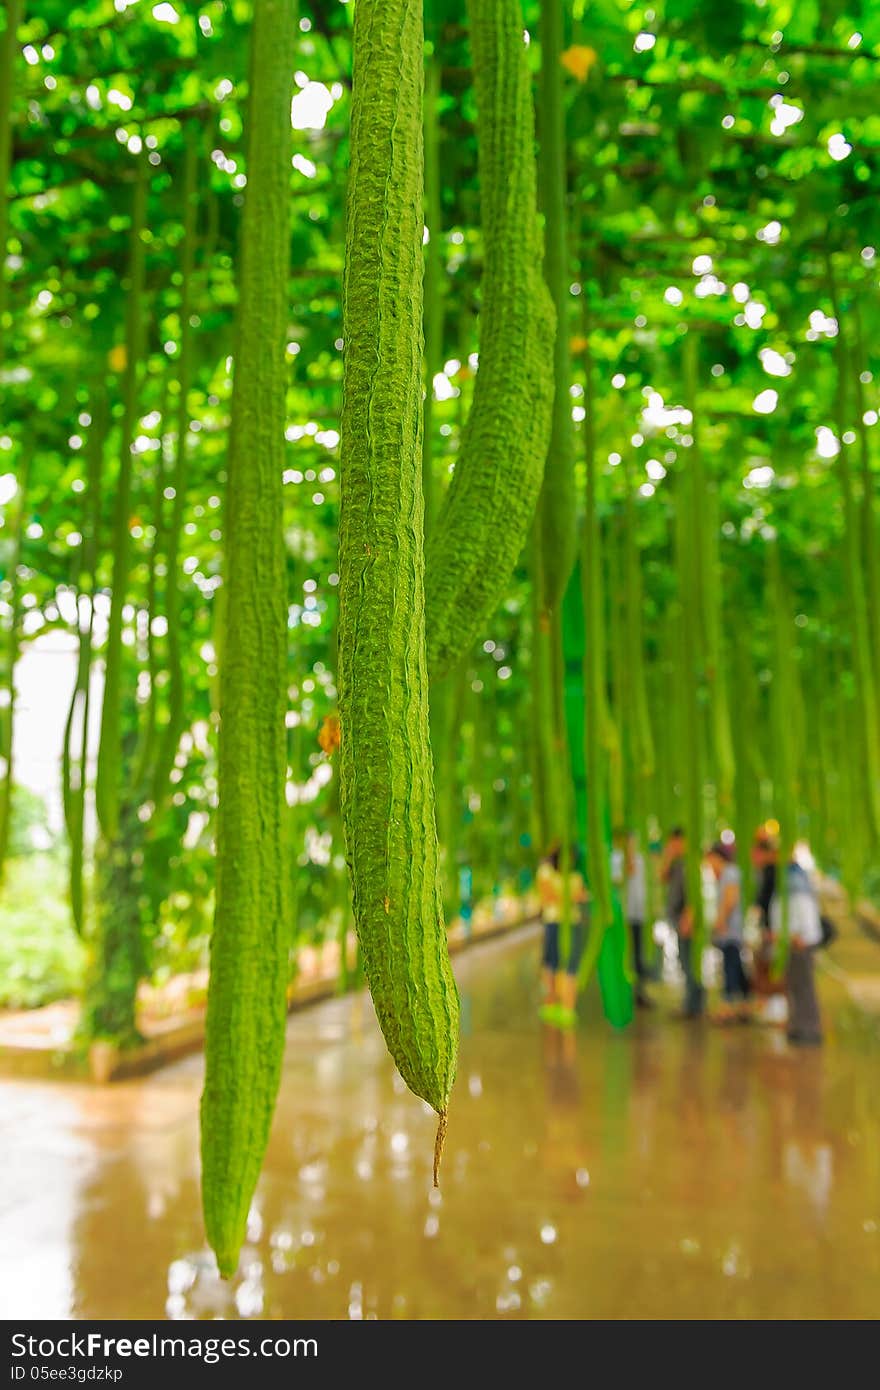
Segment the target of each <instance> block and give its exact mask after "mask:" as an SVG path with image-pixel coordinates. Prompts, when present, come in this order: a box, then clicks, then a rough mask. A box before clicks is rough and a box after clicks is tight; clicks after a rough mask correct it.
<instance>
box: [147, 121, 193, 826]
mask: <svg viewBox="0 0 880 1390" xmlns="http://www.w3.org/2000/svg"><path fill="white" fill-rule="evenodd" d="M197 142H198V127H197V126H196V124H195V122H193V121H191V122H190V123H189V125H188V126H187V129H186V135H185V147H184V166H183V195H182V196H183V245H182V253H181V262H180V355H179V358H178V366H177V371H178V375H177V381H178V390H179V396H178V402H177V404H178V416H177V440H176V443H175V454H174V470H173V473H172V486H173V488H174V501H173V504H172V507H171V518H170V521H169V525H168V553H167V556H166V574H167V583H166V593H165V615H166V619H167V623H168V673H169V685H168V713H167V717H166V721H165V724H164V726H163V727H162V728H161V729H160V731H159V741H158V747H157V751H156V759H155V764H154V768H153V801H154V803H155V805H156V807H157V808H158V807H159V806H160V805H161V804H162V801H163V798H164V797H165V796H166V795H167V792H168V787H169V782H168V778H169V774H170V772H171V769H172V767H173V765H174V756H175V754H176V752H177V745H178V743H179V741H180V734H181V729H182V726H183V700H184V682H183V657H182V653H181V647H180V573H179V563H180V537H181V535H182V534H183V516H184V504H185V502H186V491H187V479H188V473H189V468H188V458H187V440H188V437H189V390H190V383H191V381H192V339H193V330H192V324H191V323H190V319H191V317H192V290H193V275H194V269H195V247H196V217H197V212H198V143H197ZM163 429H164V423H163Z"/></svg>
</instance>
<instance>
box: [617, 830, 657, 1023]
mask: <svg viewBox="0 0 880 1390" xmlns="http://www.w3.org/2000/svg"><path fill="white" fill-rule="evenodd" d="M623 867H624V875H625V881H624V892H623V910H624V912H625V913H626V920H627V924H628V926H629V931H630V937H631V940H632V958H633V970H634V972H635V977H636V978H635V1000H636V1004H637V1006H638V1007H639V1008H641V1009H650V1008H651V1007H652V1005H651V1000H650V998H649V996H648V993H647V991H646V989H645V982H646V981H647V980H648V978H649V975H648V967H647V965H646V963H645V941H644V934H645V928H646V927H647V928H648V929H649V930H650V923H649V922H648V881H647V874H646V868H645V856H644V854H643V853H642V851H641V849H640V848H639V837H638V835H637V834H636V832H635V831H634V830H631V831H629V833H628V834H627V836H626V842H625V846H624V854H623Z"/></svg>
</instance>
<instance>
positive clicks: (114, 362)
mask: <svg viewBox="0 0 880 1390" xmlns="http://www.w3.org/2000/svg"><path fill="white" fill-rule="evenodd" d="M127 361H128V354H127V353H126V351H125V343H117V344H116V346H115V347H112V348H111V349H110V351H109V352H108V353H107V362H108V364H109V367H110V370H111V372H124V371H125V364H126V362H127Z"/></svg>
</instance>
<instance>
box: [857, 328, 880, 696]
mask: <svg viewBox="0 0 880 1390" xmlns="http://www.w3.org/2000/svg"><path fill="white" fill-rule="evenodd" d="M853 323H854V325H855V335H856V341H855V371H854V372H853V384H854V386H855V393H856V394H855V407H856V409H855V428H856V434H857V435H858V440H859V464H860V469H859V472H860V475H861V482H862V496H861V506H860V513H861V522H862V537H861V539H862V553H863V555H864V557H865V606H866V609H867V627H868V638H869V643H870V649H871V652H872V653H873V657H874V690H875V694H877V695H878V697H880V535H878V519H877V478H876V474H875V473H874V470H873V468H872V467H871V441H870V438H869V435H868V426H867V424H866V423H865V409H866V404H867V403H866V401H865V387H864V383H863V381H862V370H863V368H864V364H865V351H864V345H863V342H862V328H861V318H860V315H859V311H858V306H857V305H853ZM878 716H880V709H878Z"/></svg>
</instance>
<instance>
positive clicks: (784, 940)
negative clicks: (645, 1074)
mask: <svg viewBox="0 0 880 1390" xmlns="http://www.w3.org/2000/svg"><path fill="white" fill-rule="evenodd" d="M767 561H768V568H769V575H768V578H769V583H768V590H769V598H770V603H771V605H772V609H771V611H772V613H773V658H774V659H773V684H772V687H771V692H770V698H771V725H772V737H773V757H772V764H773V794H774V799H775V803H776V817H777V819H778V821H779V872H778V883H779V899H780V903H781V905H782V930H781V934H780V940H779V942H778V943H777V951H776V957H775V965H776V968H777V970H780V971H781V970H782V969H783V968H784V965H785V961H786V958H787V956H788V951H789V933H788V875H787V873H786V869H787V866H788V864H789V861H790V860H791V856H792V853H793V851H794V846H795V841H796V839H797V822H798V800H797V790H796V778H797V761H798V759H797V748H796V741H795V730H794V725H793V720H792V707H793V703H794V698H795V695H794V684H795V677H794V666H793V659H794V653H793V651H792V641H791V629H792V626H793V624H792V616H791V607H790V602H789V597H788V590H787V587H786V585H785V581H784V579H783V575H782V565H781V562H780V557H779V544H778V542H777V541H775V540H774V541H771V543H770V545H769V546H768V552H767Z"/></svg>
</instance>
